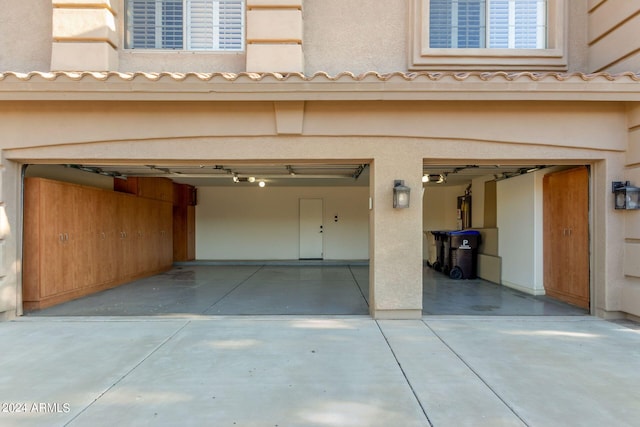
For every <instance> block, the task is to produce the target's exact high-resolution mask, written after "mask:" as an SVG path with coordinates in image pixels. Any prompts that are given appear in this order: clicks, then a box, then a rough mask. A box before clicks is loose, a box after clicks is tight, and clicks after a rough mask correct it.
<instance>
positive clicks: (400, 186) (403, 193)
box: [393, 179, 411, 209]
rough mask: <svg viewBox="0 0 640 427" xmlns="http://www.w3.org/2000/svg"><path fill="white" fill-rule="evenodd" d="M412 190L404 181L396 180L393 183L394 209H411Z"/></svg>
mask: <svg viewBox="0 0 640 427" xmlns="http://www.w3.org/2000/svg"><path fill="white" fill-rule="evenodd" d="M410 192H411V189H410V188H409V187H407V186H406V185H404V181H402V180H399V179H396V180H395V181H393V207H394V208H396V209H405V208H408V207H409V201H410V196H409V193H410Z"/></svg>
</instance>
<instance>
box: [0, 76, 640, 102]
mask: <svg viewBox="0 0 640 427" xmlns="http://www.w3.org/2000/svg"><path fill="white" fill-rule="evenodd" d="M0 100H5V101H6V100H31V101H44V100H51V101H350V100H394V101H421V100H435V101H461V100H465V101H469V100H477V101H492V100H513V101H640V74H635V73H631V72H628V73H621V74H615V75H614V74H608V73H595V74H583V73H571V74H567V73H552V72H549V73H534V72H512V73H509V72H464V73H454V72H442V73H434V72H419V73H402V72H396V73H387V74H380V73H375V72H369V73H364V74H358V75H355V74H353V73H348V72H345V73H340V74H337V75H334V76H331V75H329V74H327V73H323V72H321V73H316V74H313V75H312V76H306V75H303V74H299V73H291V74H278V73H169V72H160V73H142V72H135V73H120V72H31V73H16V72H5V73H0Z"/></svg>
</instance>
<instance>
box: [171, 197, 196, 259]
mask: <svg viewBox="0 0 640 427" xmlns="http://www.w3.org/2000/svg"><path fill="white" fill-rule="evenodd" d="M173 193H174V199H173V260H174V261H191V260H194V259H195V258H196V225H195V224H196V210H195V204H196V189H195V188H194V187H193V186H191V185H186V184H173Z"/></svg>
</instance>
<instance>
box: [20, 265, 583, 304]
mask: <svg viewBox="0 0 640 427" xmlns="http://www.w3.org/2000/svg"><path fill="white" fill-rule="evenodd" d="M368 269H369V267H368V266H366V265H347V264H345V265H322V264H318V265H275V264H261V265H245V264H239V265H195V264H187V265H182V266H176V267H175V268H174V269H172V270H171V271H169V272H167V273H164V274H160V275H157V276H153V277H149V278H145V279H142V280H138V281H135V282H132V283H130V284H127V285H124V286H120V287H118V288H114V289H110V290H107V291H104V292H101V293H98V294H94V295H90V296H88V297H85V298H81V299H78V300H75V301H70V302H68V303H65V304H60V305H58V306H55V307H51V308H48V309H45V310H41V311H36V312H33V313H29V314H31V315H35V316H147V315H162V314H198V315H305V314H312V315H338V314H339V315H366V314H368V313H369V307H368V301H369V270H368ZM423 286H424V288H423V313H424V314H425V315H434V314H437V315H448V314H453V315H478V314H480V315H521V316H536V315H556V316H557V315H562V316H567V315H584V314H587V312H586V311H585V310H582V309H579V308H576V307H573V306H570V305H568V304H564V303H561V302H559V301H555V300H553V299H551V298H547V297H533V296H530V295H527V294H524V293H522V292H518V291H515V290H512V289H509V288H506V287H504V286H498V285H495V284H493V283H489V282H486V281H484V280H451V279H449V278H448V277H447V276H445V275H443V274H441V273H438V272H436V271H434V270H432V269H430V268H425V269H424V279H423Z"/></svg>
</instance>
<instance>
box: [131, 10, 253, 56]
mask: <svg viewBox="0 0 640 427" xmlns="http://www.w3.org/2000/svg"><path fill="white" fill-rule="evenodd" d="M126 28H127V31H126V42H125V46H126V48H128V49H173V50H190V51H242V50H243V49H244V0H127V14H126Z"/></svg>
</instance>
